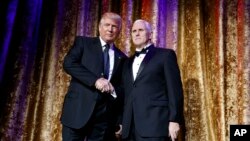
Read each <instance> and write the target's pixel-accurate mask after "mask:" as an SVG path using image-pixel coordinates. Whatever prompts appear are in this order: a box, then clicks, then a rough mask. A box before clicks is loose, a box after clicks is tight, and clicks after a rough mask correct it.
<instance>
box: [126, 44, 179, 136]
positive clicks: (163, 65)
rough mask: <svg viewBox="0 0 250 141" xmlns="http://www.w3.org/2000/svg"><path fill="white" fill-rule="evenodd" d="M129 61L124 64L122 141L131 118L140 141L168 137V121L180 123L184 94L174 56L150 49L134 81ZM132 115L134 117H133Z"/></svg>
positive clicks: (171, 51)
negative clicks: (144, 138)
mask: <svg viewBox="0 0 250 141" xmlns="http://www.w3.org/2000/svg"><path fill="white" fill-rule="evenodd" d="M133 60H134V57H131V58H130V59H128V60H127V61H125V64H124V70H123V78H122V79H123V86H124V96H125V100H124V113H123V122H122V125H123V133H122V136H123V138H126V137H128V135H129V129H130V126H131V121H132V120H131V118H132V117H134V119H133V120H134V123H135V129H136V131H138V133H139V134H140V135H141V136H142V137H162V136H168V125H169V121H173V122H179V123H180V122H181V121H182V118H183V114H182V110H183V109H182V108H183V94H182V83H181V78H180V71H179V68H178V65H177V59H176V55H175V52H174V51H173V50H170V49H162V48H156V47H154V46H153V45H151V46H150V48H149V51H148V53H147V54H146V56H145V58H144V60H143V61H142V63H141V66H140V68H139V71H138V74H137V77H136V79H135V81H134V79H133V74H132V64H133ZM132 115H133V116H132Z"/></svg>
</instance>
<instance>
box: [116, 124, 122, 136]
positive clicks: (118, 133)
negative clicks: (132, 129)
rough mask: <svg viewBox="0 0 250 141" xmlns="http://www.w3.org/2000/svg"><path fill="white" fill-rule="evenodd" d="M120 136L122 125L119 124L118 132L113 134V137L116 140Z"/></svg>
mask: <svg viewBox="0 0 250 141" xmlns="http://www.w3.org/2000/svg"><path fill="white" fill-rule="evenodd" d="M121 135H122V125H121V124H119V130H117V131H116V132H115V136H116V138H121Z"/></svg>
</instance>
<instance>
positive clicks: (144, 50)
mask: <svg viewBox="0 0 250 141" xmlns="http://www.w3.org/2000/svg"><path fill="white" fill-rule="evenodd" d="M148 49H149V47H147V48H143V49H142V50H141V51H135V56H137V57H138V56H139V55H140V54H146V53H147V51H148Z"/></svg>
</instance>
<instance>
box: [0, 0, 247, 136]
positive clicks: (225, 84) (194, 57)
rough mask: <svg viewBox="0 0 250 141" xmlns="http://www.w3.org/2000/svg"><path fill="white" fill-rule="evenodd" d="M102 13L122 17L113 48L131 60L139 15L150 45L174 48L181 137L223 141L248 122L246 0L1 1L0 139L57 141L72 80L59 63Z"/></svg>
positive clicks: (93, 31)
mask: <svg viewBox="0 0 250 141" xmlns="http://www.w3.org/2000/svg"><path fill="white" fill-rule="evenodd" d="M107 11H113V12H116V13H118V14H120V15H121V16H122V19H123V23H122V31H121V34H120V36H119V39H118V40H117V41H116V45H117V46H118V47H119V48H120V49H121V50H122V51H123V52H124V53H126V54H127V55H128V56H130V55H131V54H133V52H134V46H133V44H132V43H131V37H130V31H131V26H132V23H133V21H134V20H136V19H139V18H141V19H146V20H148V21H149V22H151V24H152V25H153V42H154V43H155V45H157V46H159V47H162V48H171V49H174V50H175V51H176V54H177V59H178V63H179V67H180V70H181V76H182V82H183V89H184V98H185V99H184V113H185V128H184V127H182V129H183V130H182V134H180V136H179V140H186V141H227V140H229V127H230V125H233V124H250V83H249V81H250V80H249V79H250V75H249V74H250V59H249V56H250V51H249V50H250V14H249V11H250V0H9V1H4V0H3V1H1V2H0V47H1V48H0V51H1V52H0V57H1V58H0V59H1V61H0V82H1V83H0V84H1V87H0V88H1V90H0V140H1V141H45V140H46V141H60V140H61V127H62V126H61V124H60V115H61V109H62V104H63V99H64V96H65V93H66V91H67V86H68V85H69V80H70V77H69V76H68V75H67V74H66V73H65V72H64V71H63V69H62V62H63V58H64V56H65V55H66V52H67V51H68V50H69V48H70V46H71V45H72V42H73V40H74V37H75V36H76V35H84V36H96V35H98V21H99V19H100V16H101V15H102V13H104V12H107ZM184 129H185V130H184ZM184 131H185V132H184Z"/></svg>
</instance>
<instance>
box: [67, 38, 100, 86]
mask: <svg viewBox="0 0 250 141" xmlns="http://www.w3.org/2000/svg"><path fill="white" fill-rule="evenodd" d="M85 40H86V39H85V38H84V37H81V36H77V37H76V38H75V41H74V44H73V46H72V47H71V49H70V50H69V52H68V53H67V55H66V56H65V58H64V63H63V68H64V70H65V71H66V73H68V74H69V75H70V76H71V77H72V78H73V79H76V80H78V81H79V82H80V83H82V84H85V85H87V86H94V84H95V82H96V80H97V79H98V77H97V76H96V75H95V74H93V73H92V72H91V71H89V70H88V68H86V67H84V66H83V65H82V64H81V59H82V56H83V55H84V47H85Z"/></svg>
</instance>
